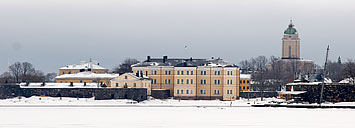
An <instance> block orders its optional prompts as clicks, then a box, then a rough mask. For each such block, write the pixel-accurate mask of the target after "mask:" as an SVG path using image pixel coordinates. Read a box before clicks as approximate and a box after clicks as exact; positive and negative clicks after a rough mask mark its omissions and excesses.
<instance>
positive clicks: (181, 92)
mask: <svg viewBox="0 0 355 128" xmlns="http://www.w3.org/2000/svg"><path fill="white" fill-rule="evenodd" d="M185 92H186V94H193V91H192V90H185ZM176 94H184V90H183V89H181V90H179V89H177V90H176Z"/></svg>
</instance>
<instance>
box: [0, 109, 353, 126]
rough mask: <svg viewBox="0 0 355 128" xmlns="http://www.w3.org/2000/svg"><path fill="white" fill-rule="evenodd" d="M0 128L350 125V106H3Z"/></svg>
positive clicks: (351, 123)
mask: <svg viewBox="0 0 355 128" xmlns="http://www.w3.org/2000/svg"><path fill="white" fill-rule="evenodd" d="M0 113H1V115H0V127H1V128H78V127H85V128H118V127H137V128H145V127H153V128H159V127H163V128H165V127H210V128H218V127H231V128H232V127H233V128H235V127H248V128H265V127H273V128H286V127H287V128H304V127H309V128H315V127H323V128H338V127H339V128H343V127H349V128H354V127H355V122H354V118H353V116H354V115H355V110H351V109H295V108H253V107H205V108H204V107H3V108H0Z"/></svg>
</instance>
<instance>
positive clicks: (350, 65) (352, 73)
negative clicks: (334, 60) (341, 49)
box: [343, 59, 355, 84]
mask: <svg viewBox="0 0 355 128" xmlns="http://www.w3.org/2000/svg"><path fill="white" fill-rule="evenodd" d="M343 75H344V78H349V82H350V83H351V84H355V62H354V60H352V59H348V61H347V62H346V63H345V64H344V70H343Z"/></svg>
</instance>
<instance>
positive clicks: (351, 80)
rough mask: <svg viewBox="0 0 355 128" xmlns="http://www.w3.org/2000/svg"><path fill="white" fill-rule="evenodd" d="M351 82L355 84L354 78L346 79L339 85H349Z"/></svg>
mask: <svg viewBox="0 0 355 128" xmlns="http://www.w3.org/2000/svg"><path fill="white" fill-rule="evenodd" d="M351 82H354V80H353V78H346V79H344V80H341V81H340V82H339V83H340V84H349V83H351Z"/></svg>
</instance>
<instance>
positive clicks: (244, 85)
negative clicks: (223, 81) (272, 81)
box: [239, 74, 251, 91]
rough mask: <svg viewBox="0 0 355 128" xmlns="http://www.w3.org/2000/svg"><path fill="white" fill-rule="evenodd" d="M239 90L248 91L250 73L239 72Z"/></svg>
mask: <svg viewBox="0 0 355 128" xmlns="http://www.w3.org/2000/svg"><path fill="white" fill-rule="evenodd" d="M239 83H240V86H239V88H240V91H250V87H251V74H240V82H239Z"/></svg>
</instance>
